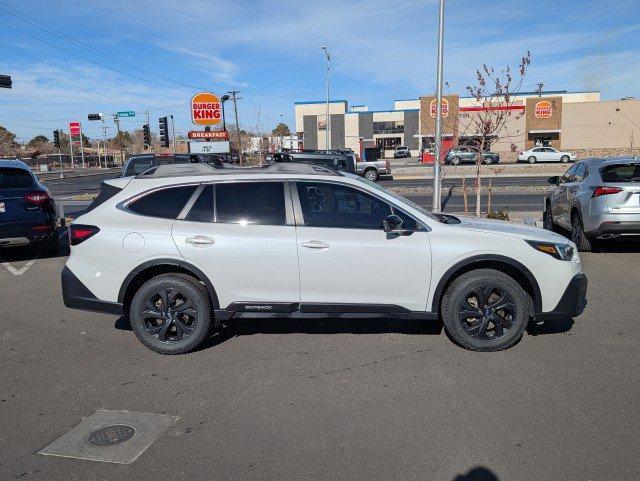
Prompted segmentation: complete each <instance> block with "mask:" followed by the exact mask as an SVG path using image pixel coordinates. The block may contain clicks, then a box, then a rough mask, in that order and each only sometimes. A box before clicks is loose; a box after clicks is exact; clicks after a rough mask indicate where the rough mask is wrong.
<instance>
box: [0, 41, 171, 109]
mask: <svg viewBox="0 0 640 481" xmlns="http://www.w3.org/2000/svg"><path fill="white" fill-rule="evenodd" d="M0 47H3V48H6V49H7V50H11V51H12V52H15V53H18V54H20V55H24V56H25V57H29V58H31V59H33V60H36V61H38V62H42V63H44V64H46V65H50V66H52V67H55V68H57V69H60V70H62V71H64V72H67V73H72V74H73V75H77V76H78V77H82V78H86V79H89V80H91V81H92V82H95V83H99V84H102V85H106V86H107V87H110V88H112V89H115V90H120V91H121V92H125V93H128V94H131V95H136V96H138V97H143V98H145V99H148V100H153V101H154V102H162V103H163V104H167V105H169V102H166V101H164V100H160V99H156V98H153V97H149V96H148V95H143V94H139V93H136V92H133V91H131V90H127V89H123V88H121V87H117V86H115V85H112V84H109V83H106V82H102V81H101V80H97V79H96V78H94V77H90V76H89V75H84V74H81V73H78V72H73V71H70V70H68V69H65V68H64V67H60V66H59V65H56V64H54V63H51V62H48V61H46V60H42V59H41V58H38V57H34V56H33V55H30V54H28V53H25V52H21V51H20V50H16V49H14V48H11V47H9V46H7V45H4V44H1V43H0Z"/></svg>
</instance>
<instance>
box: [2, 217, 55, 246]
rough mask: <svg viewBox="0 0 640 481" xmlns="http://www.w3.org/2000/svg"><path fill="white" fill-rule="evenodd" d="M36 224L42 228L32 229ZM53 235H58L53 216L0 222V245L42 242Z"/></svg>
mask: <svg viewBox="0 0 640 481" xmlns="http://www.w3.org/2000/svg"><path fill="white" fill-rule="evenodd" d="M36 226H42V227H43V228H44V230H34V227H36ZM47 226H48V228H46V227H47ZM54 235H58V229H57V226H56V222H55V219H53V218H48V219H42V220H35V221H34V220H28V221H25V220H20V221H15V222H1V223H0V247H9V246H16V245H25V244H30V243H32V242H44V241H47V240H49V239H51V237H53V236H54Z"/></svg>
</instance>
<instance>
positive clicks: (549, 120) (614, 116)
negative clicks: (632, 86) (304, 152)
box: [294, 90, 640, 157]
mask: <svg viewBox="0 0 640 481" xmlns="http://www.w3.org/2000/svg"><path fill="white" fill-rule="evenodd" d="M435 104H436V102H435V98H434V96H424V97H420V98H417V99H400V100H395V101H394V105H393V109H392V110H369V109H368V108H367V106H366V105H352V106H351V107H350V106H349V104H348V102H347V101H346V100H332V101H331V102H330V103H329V107H330V122H331V125H330V143H329V145H330V147H331V148H333V149H336V148H351V149H353V150H354V151H355V152H362V150H363V147H371V146H375V147H378V148H380V149H381V150H382V151H383V152H384V153H385V154H386V155H385V156H387V157H389V156H392V154H393V149H394V148H395V147H396V146H401V145H403V146H407V147H409V148H410V149H411V151H412V153H413V154H417V153H418V152H419V150H420V149H430V148H432V147H433V138H434V135H435V107H436V105H435ZM497 105H498V106H497ZM497 108H500V109H502V110H508V111H509V115H506V116H505V121H504V123H503V128H502V129H501V130H500V131H498V132H495V133H493V134H492V135H490V136H489V137H488V138H486V139H485V140H486V141H487V149H490V150H492V151H495V152H499V153H503V154H504V153H511V154H512V155H515V152H517V151H522V150H526V149H529V148H532V147H534V146H537V145H548V146H551V147H554V148H557V149H562V150H570V151H579V152H580V153H581V154H582V155H625V154H635V153H640V150H639V149H638V146H639V145H640V101H638V100H635V99H634V98H633V97H629V98H625V99H620V100H601V99H600V92H599V91H586V92H569V91H566V90H558V91H547V92H542V93H538V92H523V93H520V94H519V95H517V96H514V97H513V98H511V99H510V100H509V103H508V104H506V103H504V102H484V101H481V102H479V101H477V100H476V99H475V98H470V97H462V96H458V95H447V96H445V97H444V99H443V146H444V148H449V147H451V146H453V145H454V144H467V143H474V142H477V140H478V139H479V135H478V132H477V130H478V128H477V122H476V121H475V120H477V119H476V118H475V117H477V116H480V115H481V114H482V112H483V111H486V110H488V109H489V110H490V109H497ZM294 109H295V123H296V132H297V135H298V138H299V139H301V141H300V143H299V147H301V148H305V149H324V148H326V140H327V139H326V132H327V129H326V125H327V121H326V102H325V101H311V102H295V103H294Z"/></svg>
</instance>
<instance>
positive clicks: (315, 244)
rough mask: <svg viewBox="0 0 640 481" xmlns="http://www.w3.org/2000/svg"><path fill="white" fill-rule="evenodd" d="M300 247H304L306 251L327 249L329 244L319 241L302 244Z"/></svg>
mask: <svg viewBox="0 0 640 481" xmlns="http://www.w3.org/2000/svg"><path fill="white" fill-rule="evenodd" d="M302 247H306V248H307V249H328V248H329V244H327V243H326V242H322V241H319V240H312V241H308V242H303V243H302Z"/></svg>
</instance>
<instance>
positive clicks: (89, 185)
mask: <svg viewBox="0 0 640 481" xmlns="http://www.w3.org/2000/svg"><path fill="white" fill-rule="evenodd" d="M114 176H115V174H114V173H113V172H110V173H107V174H104V173H100V174H96V175H91V176H86V177H69V178H66V179H52V180H48V181H45V182H44V184H45V185H46V186H47V187H48V188H49V190H50V191H51V193H52V195H53V196H54V197H55V198H56V200H57V202H58V203H59V204H61V205H63V206H64V210H65V213H66V214H67V215H68V214H72V215H71V216H72V217H74V216H76V215H78V214H79V213H80V212H81V211H82V208H84V207H86V206H87V205H88V204H89V202H86V201H72V200H70V199H71V197H72V196H74V195H77V194H84V193H89V194H95V193H97V192H99V190H100V182H101V181H103V180H105V179H111V178H113V177H114ZM486 180H488V178H487V179H485V181H486ZM493 182H494V184H493V185H495V186H531V185H547V182H546V178H543V177H531V176H526V177H496V178H493ZM380 185H382V186H383V187H407V188H421V187H424V188H426V187H428V186H429V185H430V183H429V181H427V180H422V179H420V180H382V181H380ZM454 186H455V187H459V186H461V181H460V179H445V180H444V181H443V188H444V190H443V199H444V201H445V203H444V211H445V212H462V211H463V206H464V200H463V198H462V195H461V194H460V191H459V189H454V190H453V192H452V193H451V197H450V198H448V197H447V196H448V194H449V190H450V189H451V187H454ZM406 196H407V197H408V198H410V199H411V200H413V201H414V202H416V203H418V204H420V205H423V206H427V207H430V206H431V204H432V200H431V195H430V194H429V195H428V194H407V195H406ZM542 199H543V194H542V193H540V194H535V193H518V192H517V191H513V192H495V193H494V194H493V201H492V210H494V211H497V210H507V211H510V212H531V211H541V210H542V207H541V206H542ZM468 200H469V203H470V205H471V206H473V205H475V197H474V196H473V195H472V193H470V194H469V196H468ZM486 202H487V197H486V195H484V196H483V204H482V205H483V210H486Z"/></svg>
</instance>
